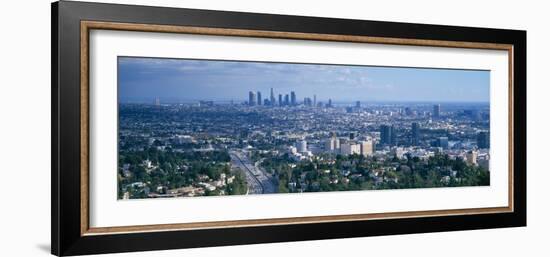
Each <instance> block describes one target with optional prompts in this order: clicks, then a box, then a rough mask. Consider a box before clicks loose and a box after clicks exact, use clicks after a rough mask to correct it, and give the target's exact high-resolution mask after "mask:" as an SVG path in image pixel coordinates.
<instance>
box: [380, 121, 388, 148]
mask: <svg viewBox="0 0 550 257" xmlns="http://www.w3.org/2000/svg"><path fill="white" fill-rule="evenodd" d="M390 142H391V128H390V126H388V125H382V126H380V143H381V144H383V145H384V144H386V145H387V144H390Z"/></svg>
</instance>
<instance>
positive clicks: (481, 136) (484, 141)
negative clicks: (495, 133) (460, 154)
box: [477, 131, 491, 149]
mask: <svg viewBox="0 0 550 257" xmlns="http://www.w3.org/2000/svg"><path fill="white" fill-rule="evenodd" d="M490 140H491V139H490V134H489V131H481V132H479V133H477V147H478V148H479V149H483V148H489V147H490V145H491V143H490V142H491V141H490Z"/></svg>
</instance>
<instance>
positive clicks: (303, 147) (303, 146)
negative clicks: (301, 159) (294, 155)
mask: <svg viewBox="0 0 550 257" xmlns="http://www.w3.org/2000/svg"><path fill="white" fill-rule="evenodd" d="M296 148H297V149H298V152H300V153H304V152H307V141H306V140H300V141H298V142H296Z"/></svg>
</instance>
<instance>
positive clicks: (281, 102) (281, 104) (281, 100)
mask: <svg viewBox="0 0 550 257" xmlns="http://www.w3.org/2000/svg"><path fill="white" fill-rule="evenodd" d="M279 106H283V95H282V94H279Z"/></svg>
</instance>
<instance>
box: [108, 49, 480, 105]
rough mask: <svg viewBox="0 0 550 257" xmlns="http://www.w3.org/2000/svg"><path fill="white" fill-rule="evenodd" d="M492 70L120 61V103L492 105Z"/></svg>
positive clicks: (229, 62) (175, 60)
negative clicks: (289, 99) (253, 98)
mask: <svg viewBox="0 0 550 257" xmlns="http://www.w3.org/2000/svg"><path fill="white" fill-rule="evenodd" d="M489 80H490V73H489V71H474V70H450V69H418V68H394V67H371V66H344V65H318V64H291V63H264V62H239V61H210V60H185V59H162V58H136V57H119V63H118V82H119V85H118V86H119V99H120V101H121V102H151V101H153V99H155V98H156V97H159V98H160V100H161V102H189V101H197V100H214V101H229V100H234V101H235V102H242V101H246V100H247V97H248V92H249V91H255V92H256V91H261V92H262V96H263V98H268V97H269V92H270V88H273V90H274V93H275V97H276V98H277V96H278V94H283V95H284V94H289V93H290V91H295V92H296V95H297V98H298V100H303V98H304V97H313V95H314V94H316V95H317V101H324V102H326V101H327V99H329V98H332V100H333V101H334V102H347V101H358V100H359V101H373V102H379V101H398V102H409V101H419V102H489V84H490V83H489Z"/></svg>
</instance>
